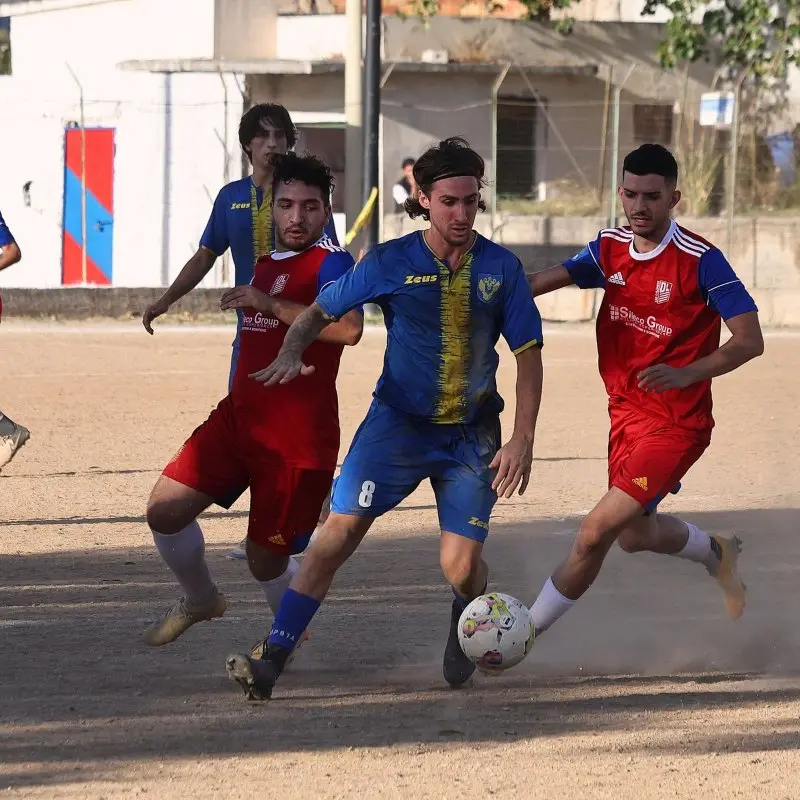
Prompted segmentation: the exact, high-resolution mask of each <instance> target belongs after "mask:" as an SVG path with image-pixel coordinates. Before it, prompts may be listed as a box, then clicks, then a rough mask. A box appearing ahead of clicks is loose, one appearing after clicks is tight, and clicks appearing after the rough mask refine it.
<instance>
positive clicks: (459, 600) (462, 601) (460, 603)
mask: <svg viewBox="0 0 800 800" xmlns="http://www.w3.org/2000/svg"><path fill="white" fill-rule="evenodd" d="M451 588H452V587H451ZM453 597H455V599H456V608H458V610H459V611H463V610H464V609H465V608H466V607H467V606H468V605H469V600H467V598H466V597H464V595H463V594H459V593H458V592H457V591H456V590H455V589H453Z"/></svg>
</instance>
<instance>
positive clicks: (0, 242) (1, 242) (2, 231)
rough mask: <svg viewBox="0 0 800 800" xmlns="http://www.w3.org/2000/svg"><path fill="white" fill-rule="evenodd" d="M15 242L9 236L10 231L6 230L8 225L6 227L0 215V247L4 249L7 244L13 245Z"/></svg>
mask: <svg viewBox="0 0 800 800" xmlns="http://www.w3.org/2000/svg"><path fill="white" fill-rule="evenodd" d="M15 241H16V240H15V239H14V237H13V236H12V235H11V231H10V230H9V229H8V225H6V221H5V220H4V219H3V215H2V214H0V247H5V246H6V245H7V244H14V242H15Z"/></svg>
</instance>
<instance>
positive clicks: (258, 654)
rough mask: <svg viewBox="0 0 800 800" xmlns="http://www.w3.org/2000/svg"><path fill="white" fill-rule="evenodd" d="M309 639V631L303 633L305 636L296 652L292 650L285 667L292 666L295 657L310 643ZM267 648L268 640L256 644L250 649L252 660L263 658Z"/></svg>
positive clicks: (301, 638)
mask: <svg viewBox="0 0 800 800" xmlns="http://www.w3.org/2000/svg"><path fill="white" fill-rule="evenodd" d="M308 639H309V636H308V631H303V635H302V636H301V637H300V640H299V641H298V642H297V644H296V645H295V646H294V650H292V652H291V655H290V656H289V657H288V658H287V659H286V665H285V666H287V667H288V666H289V664H291V663H292V661H294V659H295V656H296V655H297V651H298V650H299V649H300V648H301V647H302V646H303V645H304V644H305V643H306V642H307V641H308ZM266 647H267V640H266V639H262V640H261V641H260V642H258V643H256V644H254V645H253V646H252V647H251V648H250V658H263V657H264V650H265V649H266Z"/></svg>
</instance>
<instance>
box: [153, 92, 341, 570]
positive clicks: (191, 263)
mask: <svg viewBox="0 0 800 800" xmlns="http://www.w3.org/2000/svg"><path fill="white" fill-rule="evenodd" d="M296 143H297V129H296V128H295V127H294V123H293V122H292V118H291V116H290V115H289V112H288V111H287V110H286V109H285V108H284V107H283V106H281V105H278V104H277V103H260V104H259V105H255V106H253V107H252V108H251V109H250V110H249V111H247V112H246V113H245V115H244V116H243V117H242V119H241V122H240V123H239V144H240V145H241V147H242V150H244V152H245V154H246V155H247V157H248V159H249V160H250V163H251V164H252V165H253V172H252V174H251V175H249V176H248V177H246V178H242V179H241V180H238V181H233V182H232V183H229V184H227V185H226V186H223V187H222V189H220V192H219V194H218V195H217V198H216V200H215V201H214V208H213V210H212V212H211V217H210V218H209V220H208V224H207V225H206V229H205V231H203V235H202V236H201V237H200V247H198V249H197V252H196V253H195V254H194V255H193V256H192V257H191V258H190V259H189V260H188V261H187V262H186V264H185V266H184V267H183V269H182V270H181V271H180V273H179V274H178V277H177V278H175V280H174V281H173V282H172V285H171V286H170V287H169V288H168V289H167V290H166V291H165V292H164V294H163V295H161V297H160V298H159V299H158V300H156V302H155V303H153V304H152V305H150V306H148V307H147V309H145V312H144V315H143V317H142V324H143V325H144V327H145V330H146V331H147V332H148V333H150V334H152V333H153V320H155V319H156V318H157V317H160V316H161V315H162V314H166V313H167V311H169V309H170V306H172V305H173V304H174V303H176V302H177V301H178V300H180V299H181V298H182V297H183V296H184V295H186V294H188V293H189V292H190V291H191V290H192V289H194V288H195V287H196V286H197V284H199V283H200V281H202V280H203V278H205V276H206V275H207V274H208V273H209V272H210V270H211V268H212V267H213V266H214V262H215V261H216V260H217V258H219V257H220V256H221V255H223V254H224V253H225V251H226V250H228V248H230V250H231V255H232V256H233V265H234V273H235V274H234V285H235V286H244V285H247V284H249V283H250V281H251V280H252V279H253V270H254V267H255V263H256V261H258V259H260V258H262V257H263V256H265V255H268V254H269V253H270V252H272V250H274V249H275V230H274V227H273V224H272V183H273V176H274V171H273V166H272V163H271V157H272V156H273V155H284V154H286V153H287V152H288V151H289V150H292V149H293V148H294V146H295V144H296ZM325 234H326V235H327V236H328V238H329V239H330V240H331V242H332V243H333V244H334V245H338V240H337V238H336V229H335V227H334V225H333V217H331V219H330V220H329V221H328V223H327V225H326V227H325ZM237 316H238V321H237V326H236V338H235V339H234V341H233V353H232V356H231V366H230V374H229V376H228V391H230V390H231V388H232V386H233V375H234V372H235V370H236V362H237V360H238V358H239V341H240V338H241V328H242V312H241V309H239V310H238V312H237ZM246 488H247V486H243V487H242V489H241V491H238V492H234V493H232V494H230V495H228V496H226V497H223V498H219V500H218V501H217V505H220V506H222V507H223V508H230V507H231V506H232V505H233V503H234V502H236V500H237V499H238V498H239V497H240V496H241V495H242V493H243V492H244V490H245V489H246ZM229 555H230V557H231V558H240V559H245V558H247V556H246V554H245V549H244V541H243V542H241V543H240V545H239V547H237V548H236V549H234V550H232V551H231V552H230V553H229Z"/></svg>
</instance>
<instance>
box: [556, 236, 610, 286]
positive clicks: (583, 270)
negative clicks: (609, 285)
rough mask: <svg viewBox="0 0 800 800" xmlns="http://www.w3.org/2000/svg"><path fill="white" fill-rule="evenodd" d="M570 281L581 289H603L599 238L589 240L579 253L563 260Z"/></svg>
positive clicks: (603, 281) (604, 282)
mask: <svg viewBox="0 0 800 800" xmlns="http://www.w3.org/2000/svg"><path fill="white" fill-rule="evenodd" d="M564 266H565V267H566V268H567V272H569V276H570V278H572V282H573V283H574V284H575V285H576V286H579V287H580V288H581V289H604V288H605V285H606V276H605V273H604V272H603V268H602V267H601V266H600V239H599V238H598V239H595V240H594V241H593V242H589V244H587V245H586V247H584V248H583V250H581V251H580V253H576V254H575V255H574V256H572V258H570V259H567V260H566V261H565V262H564Z"/></svg>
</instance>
